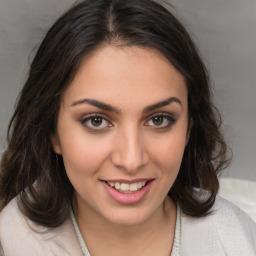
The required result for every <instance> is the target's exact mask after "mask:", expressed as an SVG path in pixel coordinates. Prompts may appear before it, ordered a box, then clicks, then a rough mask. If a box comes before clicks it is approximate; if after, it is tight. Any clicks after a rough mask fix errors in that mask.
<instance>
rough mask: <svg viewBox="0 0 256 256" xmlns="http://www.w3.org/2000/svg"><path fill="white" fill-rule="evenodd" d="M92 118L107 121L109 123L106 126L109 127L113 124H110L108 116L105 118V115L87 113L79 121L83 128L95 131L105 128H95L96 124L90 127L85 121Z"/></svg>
mask: <svg viewBox="0 0 256 256" xmlns="http://www.w3.org/2000/svg"><path fill="white" fill-rule="evenodd" d="M93 118H100V119H101V120H103V121H106V122H108V123H109V124H110V125H107V126H106V127H111V126H113V125H112V124H111V122H110V120H109V118H107V117H106V116H105V115H102V114H97V113H95V114H90V115H87V116H86V117H85V118H83V119H82V120H81V121H80V122H81V124H82V125H83V126H84V127H85V128H87V129H89V130H95V131H97V130H102V129H104V128H106V127H103V128H102V127H100V128H97V127H96V126H94V127H90V126H89V125H87V124H86V122H88V121H92V120H93Z"/></svg>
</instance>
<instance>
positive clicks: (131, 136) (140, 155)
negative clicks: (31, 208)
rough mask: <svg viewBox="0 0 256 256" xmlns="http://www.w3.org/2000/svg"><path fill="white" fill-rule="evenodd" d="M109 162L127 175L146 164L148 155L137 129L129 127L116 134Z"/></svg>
mask: <svg viewBox="0 0 256 256" xmlns="http://www.w3.org/2000/svg"><path fill="white" fill-rule="evenodd" d="M111 161H112V163H113V165H115V166H116V167H118V168H122V169H124V170H125V171H126V172H129V173H134V172H136V171H137V170H139V169H141V168H142V167H143V166H145V165H146V164H147V162H148V154H147V152H146V147H145V145H144V142H143V136H142V134H140V132H139V129H137V128H132V127H129V128H126V129H124V130H123V131H121V132H119V133H118V135H117V136H116V138H115V142H114V145H113V151H112V154H111Z"/></svg>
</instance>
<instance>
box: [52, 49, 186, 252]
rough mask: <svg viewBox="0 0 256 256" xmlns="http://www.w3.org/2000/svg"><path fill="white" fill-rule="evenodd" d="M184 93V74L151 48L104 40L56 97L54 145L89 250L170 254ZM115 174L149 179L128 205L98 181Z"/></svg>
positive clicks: (183, 126)
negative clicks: (58, 101)
mask: <svg viewBox="0 0 256 256" xmlns="http://www.w3.org/2000/svg"><path fill="white" fill-rule="evenodd" d="M170 98H171V100H170ZM187 98H188V92H187V88H186V83H185V79H184V77H183V76H182V75H181V74H180V73H179V72H178V71H177V70H176V69H175V68H174V66H173V65H172V64H171V63H170V62H169V61H168V60H167V59H166V58H165V57H164V56H163V55H161V54H160V53H159V52H157V51H156V50H153V49H149V48H142V47H137V46H132V47H114V46H109V45H103V46H102V47H100V48H99V49H97V50H96V51H95V52H93V53H91V54H90V55H89V56H87V57H85V58H84V60H83V62H82V64H81V67H80V69H79V71H78V73H77V75H76V76H75V78H74V80H73V82H72V83H71V84H70V86H69V87H68V88H67V90H66V91H65V92H64V93H63V95H62V100H61V106H60V112H59V118H58V124H57V135H56V136H53V137H52V146H53V149H54V151H55V152H56V153H57V154H61V155H62V157H63V160H64V165H65V168H66V172H67V175H68V177H69V179H70V181H71V183H72V184H73V186H74V189H75V198H74V202H75V206H76V207H75V209H74V211H75V216H76V218H77V221H78V225H79V228H80V230H81V233H82V235H83V237H84V239H85V241H86V244H87V246H88V248H89V250H90V252H91V254H92V255H112V256H113V255H120V252H122V253H121V255H140V256H141V255H169V254H170V251H171V248H172V242H173V239H174V230H175V222H176V205H175V203H174V202H173V201H172V200H171V198H169V197H168V196H167V193H168V191H169V190H170V188H171V187H172V185H173V183H174V181H175V179H176V177H177V174H178V172H179V168H180V164H181V161H182V157H183V153H184V149H185V147H186V144H187V141H188V106H187V104H188V103H187ZM85 99H86V100H85ZM88 99H90V100H94V101H93V102H92V101H88ZM167 99H169V101H168V100H167ZM95 100H96V101H97V102H101V103H104V104H108V105H109V106H110V107H111V108H110V109H109V108H104V109H102V106H99V105H97V104H96V105H97V106H95V104H94V103H95ZM159 102H162V103H163V102H164V103H165V104H162V105H164V106H160V105H159V106H156V105H155V104H156V103H159ZM153 105H155V106H154V107H149V106H153ZM95 115H98V117H97V118H98V119H97V118H96V119H95ZM154 116H156V118H154ZM95 123H96V124H97V125H99V126H95ZM121 179H122V180H126V181H133V180H137V179H142V180H145V179H150V180H152V184H151V186H150V189H149V191H148V193H147V194H146V196H145V197H144V198H143V199H142V200H140V201H139V202H137V203H134V204H128V205H127V204H122V203H118V202H117V201H115V200H114V199H113V198H112V197H111V196H110V195H109V194H108V192H107V191H106V188H105V187H104V185H103V181H110V180H121ZM134 234H136V236H135V235H134ZM106 238H107V239H106ZM99 244H100V245H101V246H98V245H99Z"/></svg>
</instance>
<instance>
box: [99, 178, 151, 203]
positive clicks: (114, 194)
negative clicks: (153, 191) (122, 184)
mask: <svg viewBox="0 0 256 256" xmlns="http://www.w3.org/2000/svg"><path fill="white" fill-rule="evenodd" d="M152 182H153V181H152V180H151V181H149V182H147V184H146V185H145V186H144V187H143V188H141V189H140V190H138V191H136V192H132V193H121V192H119V191H117V190H116V189H114V188H112V187H111V186H109V185H108V184H107V183H106V182H104V181H103V182H102V183H103V185H104V187H105V188H106V190H107V192H108V194H109V195H110V197H111V198H113V199H114V200H115V201H117V202H118V203H120V204H136V203H138V202H140V201H142V200H143V198H144V197H145V196H146V195H147V193H148V191H149V189H150V187H151V185H152Z"/></svg>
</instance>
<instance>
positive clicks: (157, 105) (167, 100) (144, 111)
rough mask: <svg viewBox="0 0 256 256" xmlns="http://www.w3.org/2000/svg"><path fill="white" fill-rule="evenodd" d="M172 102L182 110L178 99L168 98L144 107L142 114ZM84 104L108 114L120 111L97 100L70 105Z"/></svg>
mask: <svg viewBox="0 0 256 256" xmlns="http://www.w3.org/2000/svg"><path fill="white" fill-rule="evenodd" d="M172 102H176V103H178V104H179V105H180V106H181V108H183V105H182V103H181V101H180V100H179V99H178V98H176V97H170V98H167V99H165V100H163V101H159V102H157V103H154V104H152V105H149V106H147V107H145V108H144V109H143V113H146V112H150V111H153V110H155V109H158V108H161V107H164V106H167V105H170V104H171V103H172ZM84 103H87V104H90V105H92V106H95V107H97V108H100V109H103V110H106V111H109V112H115V113H117V114H120V113H121V110H120V109H118V108H116V107H113V106H111V105H109V104H107V103H104V102H101V101H98V100H94V99H80V100H77V101H75V102H73V103H72V104H71V107H72V106H77V105H80V104H84Z"/></svg>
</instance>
